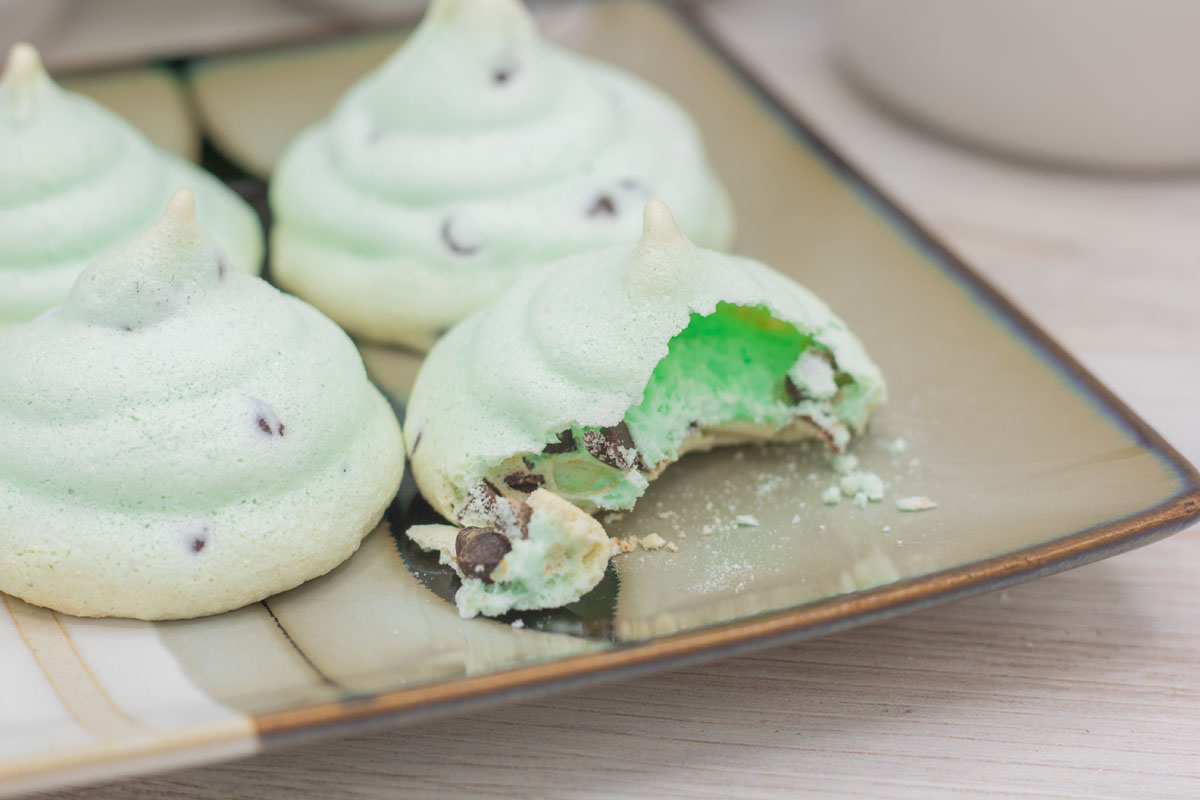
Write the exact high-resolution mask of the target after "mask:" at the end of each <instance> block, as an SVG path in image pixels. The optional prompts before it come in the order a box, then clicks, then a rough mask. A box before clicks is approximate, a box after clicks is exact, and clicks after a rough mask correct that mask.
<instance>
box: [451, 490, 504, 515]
mask: <svg viewBox="0 0 1200 800" xmlns="http://www.w3.org/2000/svg"><path fill="white" fill-rule="evenodd" d="M497 496H498V492H497V491H496V487H495V486H492V484H490V483H488V482H487V481H480V482H479V483H477V484H475V485H474V486H472V487H471V490H470V491H469V492H467V501H466V502H465V503H463V506H462V508H461V509H459V512H458V519H459V520H462V519H463V518H464V517H466V515H467V514H468V513H473V514H478V515H482V516H485V517H490V518H492V519H495V517H496V503H497Z"/></svg>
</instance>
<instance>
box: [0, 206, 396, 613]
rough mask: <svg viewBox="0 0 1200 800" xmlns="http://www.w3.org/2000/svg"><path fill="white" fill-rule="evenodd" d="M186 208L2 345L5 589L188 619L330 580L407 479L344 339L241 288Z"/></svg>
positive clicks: (73, 604)
mask: <svg viewBox="0 0 1200 800" xmlns="http://www.w3.org/2000/svg"><path fill="white" fill-rule="evenodd" d="M193 203H194V198H193V195H192V194H191V192H188V191H186V190H181V191H180V192H178V193H177V194H176V195H175V196H174V197H173V198H172V200H171V202H170V205H169V206H168V208H167V211H166V213H165V214H164V215H163V216H162V217H161V218H160V219H159V220H158V221H157V222H155V223H154V224H153V225H152V226H151V227H150V228H149V229H147V230H146V231H144V232H142V233H141V234H139V235H137V236H136V237H134V238H133V239H132V240H131V241H129V242H127V243H125V244H123V245H121V246H118V247H116V248H114V249H111V250H109V251H108V252H106V253H105V254H104V255H102V256H100V257H99V258H98V259H96V260H95V261H93V262H92V263H91V265H90V266H88V267H87V268H86V269H85V270H84V272H83V274H82V275H80V277H79V279H78V280H77V281H76V283H75V284H74V286H73V287H72V288H71V290H70V293H69V296H68V297H67V301H66V303H65V305H63V306H61V307H58V308H55V309H53V310H51V311H49V312H47V313H45V314H43V315H42V316H40V317H39V318H38V319H36V320H34V321H33V322H30V323H28V324H26V325H24V326H22V327H19V328H17V329H16V330H14V331H13V332H11V333H10V334H9V335H8V336H6V337H5V338H4V339H0V591H3V592H7V593H9V594H13V595H16V596H18V597H21V598H23V599H25V600H27V601H29V602H31V603H35V604H38V605H42V606H47V607H50V608H54V609H57V610H59V611H63V612H66V613H70V614H78V615H83V616H122V617H138V618H142V619H164V618H178V617H194V616H200V615H203V614H213V613H217V612H221V611H226V610H229V609H233V608H237V607H239V606H242V605H245V604H246V603H250V602H254V601H256V600H259V599H262V598H263V597H266V596H267V595H270V594H273V593H275V592H279V591H282V590H284V589H288V588H290V587H292V586H295V585H297V584H299V583H301V582H302V581H305V580H308V579H310V578H313V577H316V576H318V575H321V574H323V573H325V572H327V571H329V570H330V569H332V568H333V567H334V566H336V565H337V564H339V563H340V562H341V561H343V560H344V559H345V558H347V557H348V556H349V555H350V554H351V553H352V552H354V550H355V548H357V547H358V544H359V541H360V540H361V539H362V537H363V536H364V535H365V534H366V533H367V532H368V531H370V530H371V529H372V528H373V527H374V526H375V525H376V523H377V522H378V521H379V519H380V517H381V515H382V514H383V511H384V509H385V508H386V507H387V505H388V503H389V502H390V501H391V499H392V497H393V496H394V494H395V492H396V490H397V487H398V485H399V482H400V477H401V473H402V472H403V468H404V453H403V443H402V439H401V436H400V430H399V425H398V424H397V422H396V418H395V415H394V414H393V413H392V410H391V407H390V406H389V405H388V403H387V402H386V401H385V400H384V398H383V397H382V395H380V394H379V392H378V391H377V390H376V389H375V388H374V387H373V386H372V385H371V384H370V383H369V382H368V380H367V377H366V373H365V371H364V369H363V365H362V361H361V359H360V357H359V355H358V352H357V351H356V350H355V348H354V345H353V343H352V342H351V341H350V339H349V338H348V337H347V336H346V335H345V334H344V333H343V332H342V331H341V330H339V329H338V328H337V326H336V325H334V324H333V322H331V321H330V320H329V319H328V318H326V317H325V316H324V315H322V314H321V313H320V312H318V311H316V310H315V309H313V308H312V307H311V306H309V305H307V304H306V303H304V302H303V301H300V300H298V299H296V298H294V297H290V296H288V295H285V294H282V293H280V292H279V291H278V290H276V289H275V288H273V287H271V286H270V285H268V284H267V283H265V282H263V281H262V280H260V279H258V278H256V277H252V276H249V275H244V274H241V273H237V272H233V271H231V270H229V269H228V267H227V265H226V264H225V263H224V259H223V257H222V256H221V255H220V253H219V252H218V249H217V246H216V244H215V243H214V242H213V241H212V240H211V239H210V238H209V237H208V235H207V234H206V233H205V231H204V230H203V229H202V228H201V227H200V226H199V225H198V224H197V222H196V219H195V216H194V206H193Z"/></svg>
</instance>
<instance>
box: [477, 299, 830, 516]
mask: <svg viewBox="0 0 1200 800" xmlns="http://www.w3.org/2000/svg"><path fill="white" fill-rule="evenodd" d="M806 353H807V354H808V355H807V356H805V354H806ZM802 356H804V357H805V358H804V361H811V362H813V363H817V362H819V365H818V369H823V370H825V371H826V372H827V374H826V375H820V376H818V383H819V382H821V381H824V382H825V383H827V384H828V389H827V390H826V391H817V395H821V396H812V395H811V394H809V393H808V392H807V391H806V388H807V387H803V388H802V385H801V386H798V385H797V383H796V382H795V381H793V380H792V378H791V377H790V376H789V373H790V375H793V376H794V375H797V371H796V370H797V367H798V366H802V365H803V364H804V361H802ZM849 380H850V379H849V377H848V376H845V375H842V374H840V373H837V372H836V370H835V368H834V367H833V365H832V361H831V359H830V358H829V356H828V354H827V353H826V352H825V351H824V349H823V348H821V347H820V346H819V345H815V344H814V343H813V341H812V337H811V336H809V335H806V334H804V333H801V332H800V331H798V330H797V329H796V328H795V326H793V325H791V324H789V323H787V322H782V321H780V320H778V319H775V318H774V317H772V316H771V315H770V313H769V312H768V311H767V310H766V309H764V308H760V307H749V306H738V305H733V304H730V303H721V304H719V305H718V306H717V309H716V311H714V312H713V313H712V314H709V315H705V316H702V315H700V314H693V315H692V318H691V321H690V323H689V324H688V326H687V327H686V328H684V330H682V331H681V332H680V333H679V334H677V335H676V336H675V337H674V338H673V339H672V340H671V341H670V343H669V345H668V352H667V355H666V356H665V357H663V359H662V360H661V361H659V362H658V364H657V365H656V366H655V368H654V371H653V373H652V375H651V377H650V380H649V382H648V383H647V384H646V388H645V390H644V393H643V395H642V400H641V402H640V403H638V404H637V405H635V406H632V407H631V408H630V409H629V410H628V411H627V412H626V413H625V417H624V420H623V421H622V422H621V423H620V424H618V425H616V426H613V427H609V428H599V427H592V426H581V425H576V426H573V427H571V428H569V429H567V430H564V431H562V432H561V433H559V434H558V441H556V442H551V443H550V444H549V445H547V447H546V449H545V450H543V451H542V452H540V453H522V454H518V455H516V456H513V457H511V458H509V459H506V460H505V461H504V462H503V463H502V464H500V465H499V467H498V468H497V469H496V470H494V471H493V473H492V476H491V478H490V482H491V483H492V485H493V486H495V487H496V488H497V489H499V491H500V492H502V493H504V494H508V495H510V496H517V497H519V496H521V495H523V494H524V493H528V492H531V491H533V490H534V489H536V488H545V489H547V490H549V491H551V492H553V493H555V494H557V495H559V496H560V497H562V498H564V499H566V500H568V501H570V502H572V503H574V504H575V505H577V506H579V507H580V508H582V509H584V510H586V511H588V512H595V511H599V510H618V509H627V508H631V507H632V506H633V505H634V503H635V502H636V501H637V499H638V498H639V497H641V495H642V493H643V492H644V491H645V490H646V487H647V486H648V485H649V482H650V481H651V480H653V479H654V478H655V477H657V476H658V475H659V474H660V473H661V472H662V471H663V469H665V468H666V467H667V466H668V465H670V464H672V463H674V462H675V461H678V460H679V458H680V457H681V456H682V455H683V454H685V453H687V452H689V451H691V450H706V449H710V448H712V447H715V446H719V445H725V444H738V443H744V442H747V441H757V440H766V439H774V440H796V439H804V438H810V437H812V436H817V435H821V436H825V437H826V438H830V435H829V433H828V431H826V430H825V427H826V426H825V425H819V424H818V423H817V422H816V421H817V420H824V421H826V422H829V423H833V422H836V417H837V415H836V409H837V407H838V404H839V403H840V402H841V401H842V400H843V398H844V395H845V393H844V392H843V387H847V386H851V385H852V384H850V383H849ZM801 384H803V381H802V382H801ZM830 440H831V443H832V439H830Z"/></svg>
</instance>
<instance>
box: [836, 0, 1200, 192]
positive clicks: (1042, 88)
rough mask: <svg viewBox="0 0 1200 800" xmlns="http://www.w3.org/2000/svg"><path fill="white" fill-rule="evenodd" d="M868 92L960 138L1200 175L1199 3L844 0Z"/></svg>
mask: <svg viewBox="0 0 1200 800" xmlns="http://www.w3.org/2000/svg"><path fill="white" fill-rule="evenodd" d="M827 8H828V11H829V18H830V22H831V25H832V30H833V35H834V39H835V44H836V48H837V55H838V58H839V59H840V60H841V62H842V65H843V66H844V67H845V69H846V71H847V72H848V74H849V75H850V76H851V77H852V79H853V80H854V81H855V82H856V83H858V84H859V85H860V86H862V87H863V88H864V89H865V90H866V91H867V93H868V94H870V95H873V96H875V97H876V98H878V99H879V100H881V101H882V102H883V103H884V104H885V105H887V106H890V107H892V108H893V109H895V110H897V111H898V112H900V113H901V114H903V115H905V116H908V117H910V118H912V119H914V120H916V121H919V122H922V123H925V124H927V125H929V126H932V127H934V128H937V129H939V130H941V131H944V132H946V133H948V134H951V135H953V136H956V137H959V138H962V139H966V140H970V141H972V142H974V143H977V144H981V145H984V146H987V147H991V148H995V149H998V150H1003V151H1005V152H1008V153H1011V154H1016V155H1019V156H1022V157H1026V158H1033V159H1036V160H1041V161H1047V160H1049V161H1054V162H1057V163H1060V164H1068V165H1073V166H1083V167H1101V168H1105V169H1117V170H1131V171H1166V170H1175V169H1179V168H1196V167H1200V1H1198V0H832V2H829V3H828V4H827Z"/></svg>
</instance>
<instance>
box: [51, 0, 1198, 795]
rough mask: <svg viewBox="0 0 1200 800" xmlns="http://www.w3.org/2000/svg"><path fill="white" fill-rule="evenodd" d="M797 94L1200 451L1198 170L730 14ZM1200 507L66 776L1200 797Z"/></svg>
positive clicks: (211, 787) (302, 788)
mask: <svg viewBox="0 0 1200 800" xmlns="http://www.w3.org/2000/svg"><path fill="white" fill-rule="evenodd" d="M706 13H707V14H709V15H710V17H711V19H712V20H713V21H714V22H715V23H716V24H718V25H719V26H720V29H721V31H722V36H723V37H724V38H726V40H727V41H728V42H730V43H732V44H734V45H736V46H737V49H738V50H739V51H741V52H744V53H745V56H744V58H745V59H746V61H747V62H748V63H750V64H751V65H752V66H753V68H754V69H755V70H756V71H757V72H758V73H759V74H760V75H761V76H762V77H764V78H765V79H766V80H767V81H768V82H769V84H770V85H771V86H772V87H773V89H774V90H775V91H776V92H778V93H779V94H780V95H781V96H783V97H784V98H786V100H787V101H788V102H790V103H791V104H793V105H794V106H795V107H797V108H798V109H800V110H801V111H802V113H803V114H804V115H805V116H806V117H808V118H809V119H810V120H811V121H812V122H813V123H814V124H815V125H816V126H817V127H819V128H820V129H821V130H823V131H824V132H825V133H826V135H827V136H828V138H829V139H831V140H832V141H833V142H834V143H835V144H836V145H837V146H838V147H839V148H840V149H842V150H843V152H845V153H846V154H847V155H848V156H849V157H850V159H851V160H852V161H854V162H856V163H857V164H859V165H860V166H861V167H862V168H863V169H864V170H865V171H866V172H867V173H868V174H870V175H871V176H873V177H874V178H875V180H877V181H878V182H879V183H881V184H882V185H883V187H884V188H885V189H886V190H887V191H888V192H889V193H890V194H891V195H892V196H893V197H895V198H896V199H898V200H899V201H900V202H901V203H902V204H903V205H905V206H907V207H908V208H909V209H910V210H912V211H913V212H914V213H915V215H916V216H917V217H918V218H919V219H921V220H922V221H923V222H925V223H926V224H927V225H928V226H929V227H930V228H931V229H932V230H933V231H934V232H935V233H936V234H937V235H939V236H941V237H942V238H943V239H944V240H945V241H947V242H949V243H950V244H951V246H952V247H953V248H955V249H957V250H958V251H959V252H960V253H962V254H963V255H964V256H965V257H966V258H967V260H968V261H969V262H970V263H972V264H974V265H976V266H977V267H978V268H979V269H980V270H981V271H983V272H984V273H985V274H986V275H987V276H988V277H989V278H990V279H991V280H992V281H994V283H995V284H996V285H997V286H999V287H1000V288H1001V290H1003V291H1004V292H1006V293H1008V294H1009V295H1010V296H1011V297H1013V298H1014V299H1015V300H1016V301H1017V302H1018V304H1019V305H1021V306H1022V307H1023V308H1025V309H1026V310H1027V311H1029V312H1030V314H1031V315H1032V316H1033V318H1034V319H1036V320H1037V321H1038V322H1039V323H1040V324H1041V325H1043V326H1044V327H1045V328H1046V329H1047V330H1048V331H1050V333H1051V334H1052V335H1054V336H1055V337H1057V338H1058V340H1059V341H1060V342H1062V343H1063V344H1064V345H1065V346H1066V347H1067V348H1068V349H1069V350H1071V351H1072V352H1073V353H1074V354H1075V355H1076V356H1078V357H1079V358H1080V359H1081V360H1082V361H1083V362H1084V363H1085V364H1086V365H1087V366H1088V367H1089V368H1091V369H1092V370H1093V371H1094V372H1095V373H1096V374H1097V375H1098V376H1099V377H1100V378H1101V379H1102V380H1104V381H1105V382H1106V383H1108V385H1109V386H1111V387H1112V388H1113V389H1114V390H1115V391H1116V392H1117V393H1118V394H1119V395H1121V397H1122V398H1124V399H1125V400H1126V401H1127V402H1128V403H1129V404H1130V405H1132V407H1133V408H1134V409H1135V410H1136V411H1137V412H1139V413H1140V414H1141V415H1142V416H1143V417H1144V418H1146V419H1147V420H1148V421H1149V422H1150V423H1151V424H1152V425H1154V426H1155V427H1157V428H1158V430H1159V431H1160V432H1161V433H1162V434H1163V435H1164V436H1165V437H1166V438H1167V439H1168V441H1170V442H1172V443H1173V444H1174V445H1175V446H1176V447H1177V448H1179V449H1180V450H1181V451H1182V452H1183V454H1184V455H1185V456H1187V457H1188V458H1189V459H1190V460H1192V461H1193V462H1198V461H1200V424H1197V423H1196V417H1197V414H1198V413H1200V313H1197V310H1196V306H1197V301H1200V176H1194V175H1193V176H1188V177H1180V178H1176V179H1169V180H1163V179H1159V180H1132V179H1117V178H1105V177H1098V176H1089V175H1080V174H1068V173H1055V172H1050V171H1046V170H1044V169H1037V168H1032V167H1028V166H1025V165H1022V164H1018V163H1012V162H1007V161H1003V160H999V159H995V158H992V157H989V156H987V155H985V154H980V153H977V152H974V151H971V150H967V149H961V148H958V147H957V146H955V145H952V144H949V143H947V142H945V141H942V140H939V139H937V138H934V137H931V136H928V135H926V134H924V133H922V132H920V131H916V130H913V129H911V128H909V127H907V126H905V125H903V124H901V123H898V122H896V121H894V120H892V119H891V118H889V117H887V116H885V115H883V114H881V113H880V112H878V111H876V110H875V109H874V108H873V107H871V106H869V105H867V104H866V103H865V102H864V101H862V100H861V99H860V98H859V97H858V96H856V95H855V94H854V93H853V92H852V91H850V90H848V89H847V88H846V87H845V85H844V84H843V83H842V82H840V80H839V79H838V76H837V74H836V71H835V70H834V69H833V68H832V67H831V66H830V61H829V59H828V42H827V38H826V35H825V31H824V29H823V27H822V25H821V22H820V17H819V15H818V14H816V13H815V9H814V8H813V7H812V6H811V5H810V4H809V3H807V2H788V0H749V1H747V0H725V2H716V3H714V4H712V5H711V6H709V7H708V10H707V11H706ZM1198 581H1200V529H1194V530H1191V531H1187V532H1184V533H1182V534H1179V535H1177V536H1175V537H1172V538H1170V539H1167V540H1166V541H1163V542H1161V543H1159V544H1156V545H1153V546H1151V547H1148V548H1145V549H1142V550H1138V551H1135V552H1132V553H1128V554H1126V555H1123V556H1121V557H1119V558H1115V559H1111V560H1108V561H1104V562H1101V563H1099V564H1095V565H1092V566H1089V567H1084V568H1082V569H1078V570H1074V571H1072V572H1068V573H1065V574H1062V575H1058V576H1055V577H1051V578H1047V579H1044V580H1041V581H1036V582H1034V583H1029V584H1025V585H1022V586H1019V587H1016V588H1013V589H1009V590H1007V591H1002V592H997V593H992V594H988V595H984V596H981V597H977V598H974V599H971V600H967V601H963V602H959V603H956V604H953V605H949V606H944V607H941V608H936V609H932V610H928V611H924V612H921V613H917V614H912V615H908V616H905V617H901V618H899V619H895V620H892V621H889V622H885V623H882V624H877V625H872V626H869V627H864V628H860V629H857V630H853V631H849V632H846V633H843V634H839V635H836V636H830V637H828V638H824V639H819V640H816V641H811V642H805V643H801V644H797V645H794V646H789V647H780V648H775V649H770V650H766V651H762V652H759V653H756V654H753V655H749V656H746V657H742V658H734V659H729V660H724V661H719V662H716V663H711V664H707V665H703V666H698V667H694V668H691V669H686V670H680V671H676V672H670V673H665V674H661V675H657V676H654V677H648V678H642V679H639V680H632V681H628V682H625V683H621V684H618V685H603V686H598V687H595V688H591V689H587V690H580V691H575V692H572V693H567V694H560V695H555V696H551V697H547V698H544V699H540V700H536V701H532V702H527V703H523V704H520V705H515V706H507V707H503V708H498V709H496V710H492V711H489V712H483V713H476V714H472V715H468V716H463V717H456V718H453V719H448V720H444V721H440V722H434V723H430V724H424V725H418V726H414V727H408V728H402V729H396V730H388V731H384V732H381V733H375V734H371V735H364V736H359V737H356V738H350V739H341V740H334V741H329V742H322V743H319V744H314V745H309V746H306V747H304V748H302V749H298V750H294V751H290V752H286V753H281V754H272V755H263V756H257V757H254V758H250V759H247V760H244V761H240V762H234V763H228V764H221V765H216V766H211V767H205V768H198V769H191V770H187V771H184V772H178V773H173V774H169V775H163V776H157V777H150V778H143V779H138V780H132V781H125V782H122V783H117V784H110V785H107V786H101V787H97V788H92V789H81V790H74V791H69V792H61V793H58V794H56V795H55V796H56V797H59V798H62V799H63V800H67V798H70V800H84V799H85V798H87V799H88V800H99V798H125V797H162V798H228V797H245V798H272V799H274V798H288V799H289V800H291V799H293V798H297V797H302V798H310V797H311V798H317V797H322V798H324V797H356V798H384V797H431V798H445V797H458V796H463V795H478V796H505V797H542V796H546V797H568V796H569V797H613V796H637V797H797V796H842V797H889V798H893V797H913V798H937V797H968V796H969V797H976V796H997V797H1011V796H1017V795H1019V796H1022V797H1071V798H1076V797H1079V798H1082V797H1087V798H1099V797H1113V798H1117V797H1120V798H1128V797H1155V798H1168V797H1170V798H1196V797H1200V592H1198V591H1197V583H1198Z"/></svg>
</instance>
